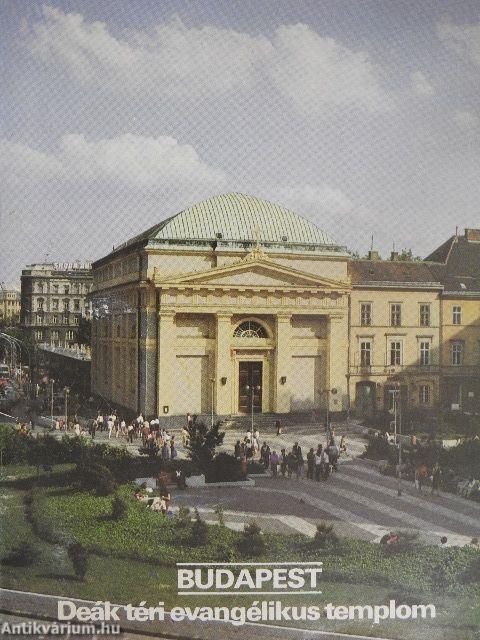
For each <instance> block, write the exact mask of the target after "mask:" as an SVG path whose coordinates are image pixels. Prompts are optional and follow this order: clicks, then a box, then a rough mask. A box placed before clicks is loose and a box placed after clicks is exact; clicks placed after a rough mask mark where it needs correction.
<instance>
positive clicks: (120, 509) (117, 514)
mask: <svg viewBox="0 0 480 640" xmlns="http://www.w3.org/2000/svg"><path fill="white" fill-rule="evenodd" d="M126 513H127V503H126V502H125V500H124V499H123V498H121V497H120V496H115V497H114V498H113V500H112V520H121V519H122V518H124V517H125V515H126Z"/></svg>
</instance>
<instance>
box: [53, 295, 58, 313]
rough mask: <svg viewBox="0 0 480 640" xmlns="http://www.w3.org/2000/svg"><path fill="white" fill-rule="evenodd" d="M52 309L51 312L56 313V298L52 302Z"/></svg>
mask: <svg viewBox="0 0 480 640" xmlns="http://www.w3.org/2000/svg"><path fill="white" fill-rule="evenodd" d="M52 309H53V311H58V298H54V299H53V300H52Z"/></svg>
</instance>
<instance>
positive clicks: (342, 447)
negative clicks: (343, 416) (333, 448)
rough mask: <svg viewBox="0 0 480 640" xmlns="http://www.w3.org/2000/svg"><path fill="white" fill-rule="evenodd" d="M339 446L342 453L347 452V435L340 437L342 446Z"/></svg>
mask: <svg viewBox="0 0 480 640" xmlns="http://www.w3.org/2000/svg"><path fill="white" fill-rule="evenodd" d="M339 448H340V455H341V454H342V453H345V454H346V453H347V441H346V439H345V436H342V437H341V438H340V447H339Z"/></svg>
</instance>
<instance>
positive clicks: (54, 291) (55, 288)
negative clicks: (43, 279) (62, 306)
mask: <svg viewBox="0 0 480 640" xmlns="http://www.w3.org/2000/svg"><path fill="white" fill-rule="evenodd" d="M53 293H58V284H54V285H53Z"/></svg>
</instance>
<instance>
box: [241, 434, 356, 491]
mask: <svg viewBox="0 0 480 640" xmlns="http://www.w3.org/2000/svg"><path fill="white" fill-rule="evenodd" d="M277 435H281V431H280V432H279V430H278V429H277ZM259 439H260V434H259V432H258V429H256V430H253V431H252V430H249V431H247V433H246V435H245V437H244V438H243V440H242V441H241V440H237V442H236V443H235V447H234V456H235V458H237V460H240V461H248V460H249V459H250V460H254V459H255V458H256V457H257V456H258V457H259V462H260V464H262V465H263V467H264V469H265V471H267V470H270V472H271V475H272V477H274V478H276V477H278V476H279V475H281V476H282V477H288V478H292V477H296V478H297V479H299V478H302V477H303V475H304V470H305V462H306V465H307V473H306V477H307V479H309V480H316V481H317V482H318V481H320V479H322V480H327V479H328V477H329V475H330V472H331V471H332V470H333V471H338V460H339V458H340V455H341V454H342V453H346V451H347V444H346V440H345V436H342V437H341V439H340V442H339V443H338V444H337V441H336V439H335V433H334V432H333V431H332V430H330V431H329V439H328V442H327V444H326V445H325V446H323V445H321V444H319V445H318V447H317V450H316V451H315V449H314V448H313V447H312V448H311V449H310V451H309V452H308V453H307V456H306V461H305V457H304V454H303V451H302V447H301V446H300V445H299V443H298V442H295V443H294V445H293V447H292V448H291V449H290V450H289V451H288V452H287V449H286V448H284V447H283V448H281V449H280V452H279V453H277V451H276V450H275V449H273V450H272V449H271V448H270V446H269V444H268V443H267V442H263V444H262V446H261V448H260V449H259Z"/></svg>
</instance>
